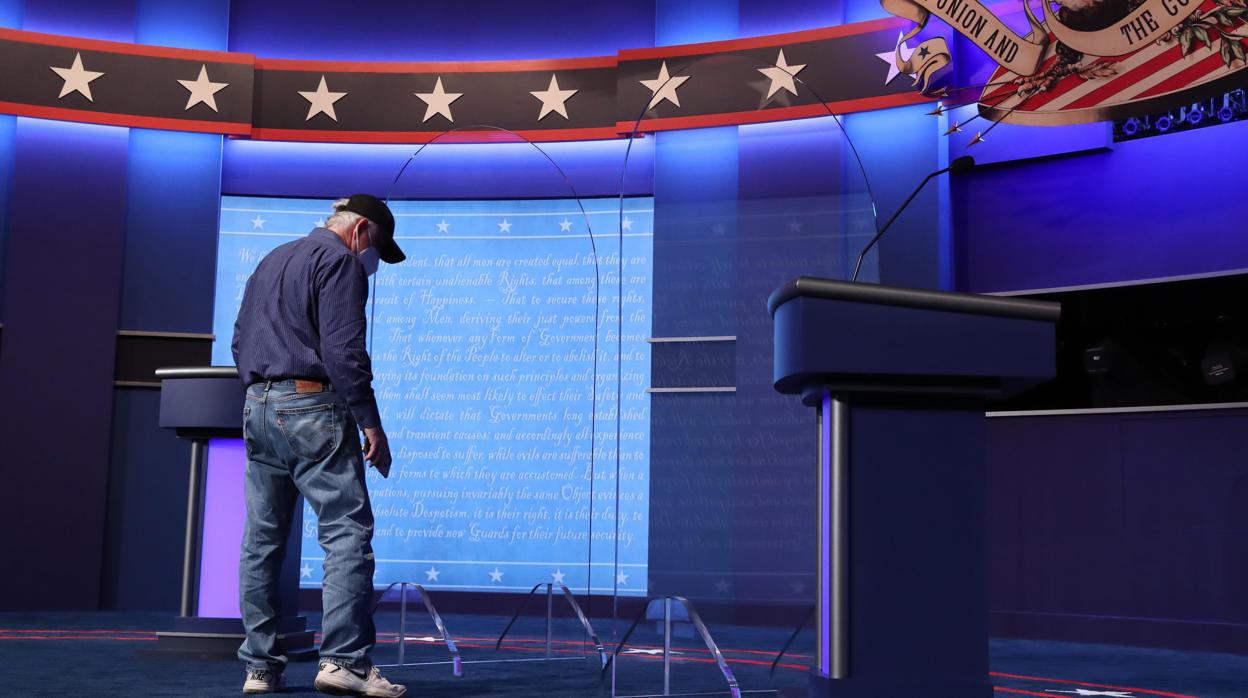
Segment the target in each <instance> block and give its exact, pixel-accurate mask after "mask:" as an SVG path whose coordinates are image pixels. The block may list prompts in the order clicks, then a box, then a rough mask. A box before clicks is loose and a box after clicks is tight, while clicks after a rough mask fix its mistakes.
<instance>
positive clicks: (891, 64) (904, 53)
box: [875, 32, 914, 85]
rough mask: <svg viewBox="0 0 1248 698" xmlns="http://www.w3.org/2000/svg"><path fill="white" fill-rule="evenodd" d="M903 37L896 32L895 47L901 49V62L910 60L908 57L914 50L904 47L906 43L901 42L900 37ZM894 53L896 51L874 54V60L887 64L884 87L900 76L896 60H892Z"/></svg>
mask: <svg viewBox="0 0 1248 698" xmlns="http://www.w3.org/2000/svg"><path fill="white" fill-rule="evenodd" d="M903 36H905V34H902V33H900V32H898V34H897V46H898V47H900V48H901V60H902V61H908V60H910V56H911V55H912V54H913V53H914V49H912V48H910V47H909V46H906V42H904V41H902V39H901V37H903ZM895 53H896V49H894V50H892V51H885V52H884V53H877V54H875V57H876V58H879V59H880V60H882V61H884V62H885V63H887V64H888V77H887V78H884V84H885V85H887V84H888V83H890V82H892V81H893V79H894V78H896V77H897V76H898V75H901V70H900V69H899V68H898V67H897V62H896V60H894V59H895V56H894V54H895Z"/></svg>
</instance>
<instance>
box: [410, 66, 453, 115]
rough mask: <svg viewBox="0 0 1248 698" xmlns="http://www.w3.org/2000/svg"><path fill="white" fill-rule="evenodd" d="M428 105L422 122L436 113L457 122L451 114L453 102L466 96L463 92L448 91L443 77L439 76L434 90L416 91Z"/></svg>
mask: <svg viewBox="0 0 1248 698" xmlns="http://www.w3.org/2000/svg"><path fill="white" fill-rule="evenodd" d="M412 94H415V95H416V96H417V97H419V98H420V99H421V101H423V102H424V103H425V104H426V105H428V106H426V107H425V118H423V119H421V120H420V122H421V123H424V122H426V121H428V120H429V119H432V118H433V115H434V114H441V115H442V116H445V117H446V120H447V121H449V122H451V123H455V119H454V118H453V117H452V116H451V102H454V101H455V100H457V99H459V98H460V97H463V96H464V93H463V92H447V91H446V90H444V89H442V78H441V77H439V78H438V81H437V83H435V84H434V86H433V92H414V93H412Z"/></svg>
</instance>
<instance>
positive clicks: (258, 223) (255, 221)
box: [251, 213, 268, 230]
mask: <svg viewBox="0 0 1248 698" xmlns="http://www.w3.org/2000/svg"><path fill="white" fill-rule="evenodd" d="M265 223H268V221H266V220H265V219H263V218H261V217H260V214H258V213H257V214H256V217H255V218H252V219H251V229H252V230H264V224H265Z"/></svg>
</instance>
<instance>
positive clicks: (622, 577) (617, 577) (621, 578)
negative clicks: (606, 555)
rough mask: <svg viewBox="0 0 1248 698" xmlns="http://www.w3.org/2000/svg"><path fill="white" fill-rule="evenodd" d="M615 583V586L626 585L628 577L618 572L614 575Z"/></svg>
mask: <svg viewBox="0 0 1248 698" xmlns="http://www.w3.org/2000/svg"><path fill="white" fill-rule="evenodd" d="M615 583H616V584H621V585H622V584H628V575H627V574H624V573H623V572H619V573H617V574H616V575H615Z"/></svg>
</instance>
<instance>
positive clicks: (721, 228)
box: [711, 223, 728, 236]
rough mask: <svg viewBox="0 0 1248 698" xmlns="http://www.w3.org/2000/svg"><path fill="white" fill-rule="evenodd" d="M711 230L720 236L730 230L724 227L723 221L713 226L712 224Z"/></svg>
mask: <svg viewBox="0 0 1248 698" xmlns="http://www.w3.org/2000/svg"><path fill="white" fill-rule="evenodd" d="M711 232H712V233H715V235H717V236H719V235H723V234H724V233H726V232H728V229H727V228H725V227H724V224H723V223H716V224H715V225H712V226H711Z"/></svg>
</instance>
